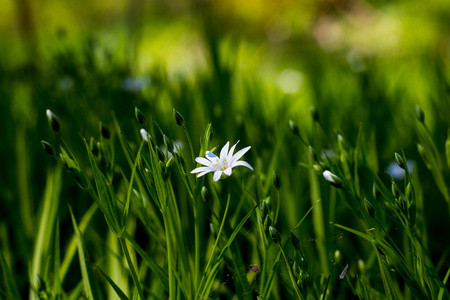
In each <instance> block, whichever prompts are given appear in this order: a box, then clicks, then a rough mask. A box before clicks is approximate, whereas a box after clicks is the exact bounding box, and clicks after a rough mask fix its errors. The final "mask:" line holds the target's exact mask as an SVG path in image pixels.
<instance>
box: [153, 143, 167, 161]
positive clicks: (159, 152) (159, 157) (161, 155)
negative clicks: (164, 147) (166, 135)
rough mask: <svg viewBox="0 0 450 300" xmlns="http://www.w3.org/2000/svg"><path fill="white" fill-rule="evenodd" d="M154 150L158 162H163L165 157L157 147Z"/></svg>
mask: <svg viewBox="0 0 450 300" xmlns="http://www.w3.org/2000/svg"><path fill="white" fill-rule="evenodd" d="M155 150H156V154H158V159H159V160H160V161H164V160H165V156H164V153H163V152H162V151H161V149H160V148H159V147H158V146H156V147H155Z"/></svg>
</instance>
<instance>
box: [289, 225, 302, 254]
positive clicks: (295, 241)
mask: <svg viewBox="0 0 450 300" xmlns="http://www.w3.org/2000/svg"><path fill="white" fill-rule="evenodd" d="M291 241H292V245H294V247H295V249H297V250H298V251H299V252H300V253H302V250H301V248H300V239H299V238H298V236H297V235H296V234H295V233H294V232H293V231H292V230H291Z"/></svg>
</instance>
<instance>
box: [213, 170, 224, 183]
mask: <svg viewBox="0 0 450 300" xmlns="http://www.w3.org/2000/svg"><path fill="white" fill-rule="evenodd" d="M222 173H223V172H222V171H216V172H215V173H214V177H213V180H214V181H218V180H219V179H220V177H221V176H222Z"/></svg>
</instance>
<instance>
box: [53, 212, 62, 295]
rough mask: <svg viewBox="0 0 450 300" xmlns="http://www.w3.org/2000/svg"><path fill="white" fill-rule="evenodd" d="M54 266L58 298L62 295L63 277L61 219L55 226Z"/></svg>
mask: <svg viewBox="0 0 450 300" xmlns="http://www.w3.org/2000/svg"><path fill="white" fill-rule="evenodd" d="M53 264H54V274H53V276H54V286H53V293H54V295H55V297H56V298H58V297H59V296H60V294H61V289H62V288H61V277H60V275H59V272H60V266H61V254H60V240H59V219H58V220H57V221H56V226H55V257H54V260H53Z"/></svg>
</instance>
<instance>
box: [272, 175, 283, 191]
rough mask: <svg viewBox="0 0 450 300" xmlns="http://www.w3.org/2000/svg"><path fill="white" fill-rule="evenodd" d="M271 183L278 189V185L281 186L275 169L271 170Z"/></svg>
mask: <svg viewBox="0 0 450 300" xmlns="http://www.w3.org/2000/svg"><path fill="white" fill-rule="evenodd" d="M272 183H273V186H274V187H275V188H276V189H277V190H279V189H280V186H281V182H280V177H278V175H277V173H275V171H273V175H272Z"/></svg>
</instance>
